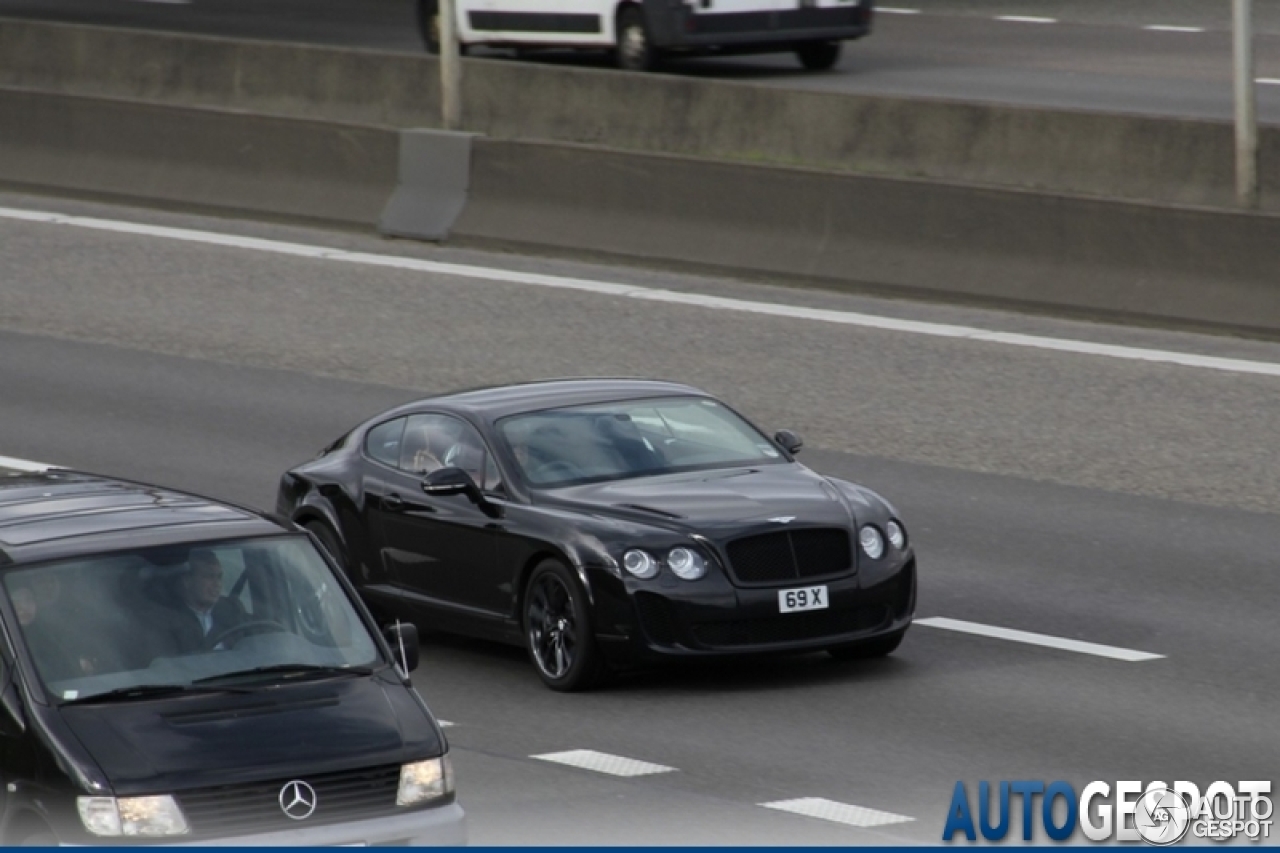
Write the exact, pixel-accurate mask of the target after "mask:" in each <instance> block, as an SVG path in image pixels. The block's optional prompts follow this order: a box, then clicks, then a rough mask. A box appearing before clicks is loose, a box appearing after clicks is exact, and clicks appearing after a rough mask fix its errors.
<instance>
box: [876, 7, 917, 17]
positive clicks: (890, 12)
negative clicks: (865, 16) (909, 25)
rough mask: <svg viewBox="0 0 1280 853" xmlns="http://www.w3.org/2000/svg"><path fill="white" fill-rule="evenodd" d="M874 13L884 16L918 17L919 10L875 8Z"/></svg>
mask: <svg viewBox="0 0 1280 853" xmlns="http://www.w3.org/2000/svg"><path fill="white" fill-rule="evenodd" d="M876 12H878V13H882V14H885V15H919V14H920V10H919V9H899V8H895V7H893V6H877V7H876Z"/></svg>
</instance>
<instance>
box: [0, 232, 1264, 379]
mask: <svg viewBox="0 0 1280 853" xmlns="http://www.w3.org/2000/svg"><path fill="white" fill-rule="evenodd" d="M0 218H4V219H16V220H21V221H24V222H38V223H44V224H50V225H66V226H71V227H75V228H87V229H91V230H96V231H110V232H114V233H119V234H133V235H141V236H147V237H163V238H165V239H169V240H181V241H184V242H189V243H200V244H204V245H209V246H225V247H229V248H236V249H248V250H252V251H257V252H269V253H272V254H277V255H290V256H295V257H304V258H314V259H316V260H326V261H339V262H342V263H352V264H363V265H368V266H379V267H389V268H392V269H401V270H411V271H414V272H425V273H432V274H436V275H448V276H454V277H458V278H472V279H480V280H483V281H494V282H501V283H504V284H521V285H529V286H533V287H551V288H557V289H561V290H577V291H582V292H585V293H595V294H599V295H603V296H617V297H627V298H631V299H647V300H651V301H654V302H666V303H671V304H677V305H692V306H695V307H699V308H707V309H712V310H719V311H737V312H742V313H748V314H763V315H766V316H771V317H786V318H789V319H794V320H811V321H814V322H820V323H834V324H838V325H844V326H860V327H863V328H870V329H882V330H885V331H891V332H906V333H909V334H914V335H927V336H932V337H940V338H959V339H963V340H971V341H978V342H981V343H993V344H1005V345H1007V346H1016V347H1027V348H1030V349H1043V350H1053V351H1056V352H1070V353H1076V354H1078V355H1091V356H1102V357H1105V358H1115V359H1122V360H1128V361H1148V362H1155V363H1158V364H1174V365H1179V366H1182V367H1196V368H1202V369H1205V370H1220V371H1225V372H1228V373H1247V374H1256V375H1261V376H1277V377H1280V364H1277V363H1274V362H1265V361H1247V360H1245V359H1239V358H1221V357H1218V356H1209V355H1195V354H1192V353H1183V352H1173V351H1170V350H1156V349H1144V348H1141V347H1129V346H1118V345H1114V344H1099V343H1091V342H1088V341H1075V340H1069V339H1065V338H1045V337H1039V336H1036V335H1022V334H1016V333H1012V332H992V331H988V330H986V329H979V328H976V327H972V326H954V325H949V324H945V323H929V322H922V321H917V320H899V319H895V318H893V317H881V316H877V315H874V314H860V313H857V312H854V311H836V310H831V309H826V308H804V307H801V306H795V305H780V304H777V303H773V302H752V301H749V300H746V299H732V298H728V297H722V296H709V295H706V294H702V293H681V292H679V291H673V290H660V289H657V288H649V287H639V286H634V285H625V284H613V283H610V282H604V281H594V280H591V279H581V278H566V277H562V276H554V275H543V274H540V273H527V272H516V271H513V270H503V269H495V268H492V267H478V266H470V265H465V264H451V263H443V262H440V261H427V260H422V259H419V258H408V257H403V256H397V255H375V254H370V253H367V252H348V251H345V250H343V249H331V248H326V247H324V246H311V245H307V244H303V243H286V242H282V241H278V240H265V239H262V238H259V237H241V236H239V235H235V234H220V233H217V232H212V231H194V230H190V229H186V228H169V227H165V226H160V225H141V224H138V223H134V222H119V221H115V220H109V219H94V218H91V217H83V216H64V215H62V214H57V213H45V212H39V211H28V210H18V209H14V208H4V207H0Z"/></svg>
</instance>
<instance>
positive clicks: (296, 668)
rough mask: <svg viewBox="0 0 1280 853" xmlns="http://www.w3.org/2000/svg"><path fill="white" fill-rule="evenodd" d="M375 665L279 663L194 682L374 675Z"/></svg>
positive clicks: (199, 679) (226, 673) (194, 682)
mask: <svg viewBox="0 0 1280 853" xmlns="http://www.w3.org/2000/svg"><path fill="white" fill-rule="evenodd" d="M373 672H374V669H373V667H370V666H324V665H320V664H312V663H277V664H272V665H271V666H255V667H253V668H251V669H238V670H235V671H234V672H224V673H222V674H220V675H210V676H208V677H207V678H197V679H196V680H195V681H193V682H192V684H211V683H213V682H219V681H222V680H223V679H227V678H244V677H246V676H253V675H280V676H284V677H288V676H302V675H308V676H319V677H322V678H323V677H327V676H335V675H372V674H373Z"/></svg>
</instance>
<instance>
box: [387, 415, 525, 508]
mask: <svg viewBox="0 0 1280 853" xmlns="http://www.w3.org/2000/svg"><path fill="white" fill-rule="evenodd" d="M400 467H401V468H402V469H403V470H405V471H408V472H410V473H413V474H430V473H431V472H432V471H435V470H438V469H440V468H461V469H462V470H464V471H466V472H467V473H468V474H470V475H471V479H473V480H475V481H476V485H478V486H480V488H481V489H484V490H486V491H494V490H495V489H499V488H501V482H500V479H499V475H498V466H497V464H496V463H495V462H494V461H493V454H491V453H490V452H489V448H488V447H487V446H486V445H485V443H484V439H483V438H481V437H480V433H479V432H478V431H477V430H476V428H475V427H473V426H472V425H471V424H469V423H467V422H466V421H463V420H461V419H459V418H455V417H453V416H452V415H439V414H429V415H412V416H411V417H410V418H409V419H408V423H407V424H406V425H405V430H404V441H403V447H402V449H401V452H400Z"/></svg>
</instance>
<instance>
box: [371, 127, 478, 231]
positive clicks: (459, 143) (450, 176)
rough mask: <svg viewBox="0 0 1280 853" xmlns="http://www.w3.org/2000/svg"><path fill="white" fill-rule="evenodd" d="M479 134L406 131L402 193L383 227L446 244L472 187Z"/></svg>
mask: <svg viewBox="0 0 1280 853" xmlns="http://www.w3.org/2000/svg"><path fill="white" fill-rule="evenodd" d="M472 136H473V134H470V133H455V132H452V131H446V130H402V131H400V165H399V173H398V174H397V178H396V188H395V191H394V192H393V193H392V194H391V198H390V199H389V200H388V201H387V206H386V207H385V208H384V209H383V211H382V217H381V218H380V219H379V221H378V230H379V231H380V232H382V233H383V234H387V235H389V236H392V237H411V238H414V239H417V240H443V239H445V237H447V236H449V230H450V229H451V228H452V227H453V223H454V222H455V221H456V220H457V219H458V217H459V216H460V215H461V214H462V210H463V208H464V207H465V206H466V203H467V193H468V190H469V189H470V186H471V139H472Z"/></svg>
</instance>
